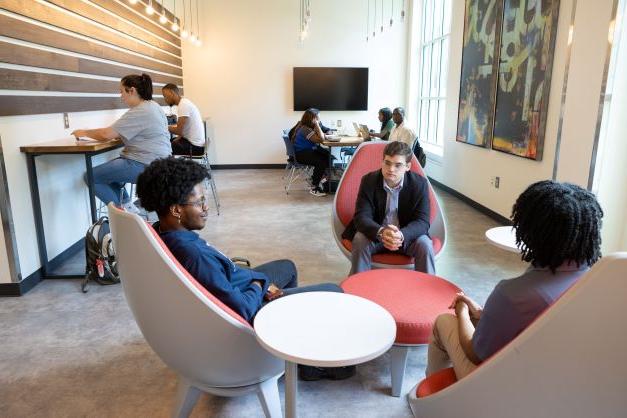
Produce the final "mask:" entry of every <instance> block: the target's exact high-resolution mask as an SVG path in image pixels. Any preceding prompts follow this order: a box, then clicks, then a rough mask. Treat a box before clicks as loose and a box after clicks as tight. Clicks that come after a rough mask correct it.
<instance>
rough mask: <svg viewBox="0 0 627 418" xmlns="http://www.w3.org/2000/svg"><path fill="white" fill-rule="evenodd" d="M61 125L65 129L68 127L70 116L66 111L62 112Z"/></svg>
mask: <svg viewBox="0 0 627 418" xmlns="http://www.w3.org/2000/svg"><path fill="white" fill-rule="evenodd" d="M63 127H64V128H65V129H69V127H70V117H69V116H68V114H67V113H64V114H63Z"/></svg>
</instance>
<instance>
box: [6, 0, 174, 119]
mask: <svg viewBox="0 0 627 418" xmlns="http://www.w3.org/2000/svg"><path fill="white" fill-rule="evenodd" d="M153 7H154V8H155V9H156V10H157V13H155V14H154V15H152V16H147V15H146V14H145V13H144V12H143V9H144V8H145V3H143V2H141V1H140V2H138V3H137V4H135V5H131V4H130V3H128V2H126V1H125V0H120V1H117V0H106V1H105V0H89V1H83V0H2V1H0V35H2V36H4V37H6V38H4V39H1V40H0V90H11V91H12V92H11V93H9V94H10V95H6V93H5V95H0V116H7V115H25V114H38V113H61V112H78V111H89V110H105V109H118V108H123V107H125V106H124V104H123V103H122V102H121V101H120V99H119V97H102V94H103V93H106V94H119V78H121V77H123V76H125V75H127V74H139V73H142V72H146V73H148V74H150V76H151V77H152V79H153V82H155V83H158V84H165V83H174V84H177V85H179V86H181V87H182V84H183V79H182V74H183V72H182V68H181V65H182V60H181V40H180V37H179V36H178V34H175V33H173V32H171V31H170V30H169V24H168V25H167V26H164V25H162V24H160V23H159V15H160V13H161V11H162V9H161V6H160V5H159V4H158V3H157V2H153ZM166 16H167V17H168V18H169V20H170V21H172V19H173V18H174V17H173V15H172V14H171V13H170V12H169V11H166ZM60 71H62V73H59V72H60ZM19 91H30V92H29V94H28V95H26V94H25V95H21V93H19ZM40 91H41V92H52V93H46V94H45V95H44V94H41V95H33V93H32V92H40ZM56 92H58V93H59V94H58V95H55V93H56ZM154 92H155V94H159V95H160V94H161V92H160V88H159V85H156V86H154ZM7 93H8V92H7ZM75 93H81V94H80V96H73V94H75ZM89 93H93V96H89ZM156 99H159V100H157V101H159V102H161V104H163V99H161V98H156Z"/></svg>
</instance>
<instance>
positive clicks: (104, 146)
mask: <svg viewBox="0 0 627 418" xmlns="http://www.w3.org/2000/svg"><path fill="white" fill-rule="evenodd" d="M123 145H124V144H123V143H122V141H121V140H119V139H114V140H112V141H106V142H105V141H92V140H87V141H77V140H76V139H75V138H74V137H66V138H62V139H57V140H54V141H47V142H40V143H37V144H31V145H25V146H23V147H20V151H21V152H23V153H25V154H26V164H27V168H28V180H29V182H30V193H31V199H32V202H33V212H34V215H35V230H36V231H37V247H38V249H39V258H40V259H41V264H42V270H43V277H42V278H73V277H84V276H85V271H84V270H83V271H81V272H80V273H79V272H77V273H76V274H53V273H52V272H51V269H50V261H49V260H48V251H47V249H46V237H45V234H44V226H43V220H42V215H41V201H40V198H39V184H38V182H37V166H36V165H35V157H37V156H39V155H49V154H57V155H58V154H82V155H84V156H85V171H86V174H87V187H88V189H89V205H90V211H91V221H92V223H93V222H96V196H95V194H94V173H93V166H92V157H93V156H94V155H98V154H102V153H104V152H108V151H111V150H114V149H116V148H120V147H122V146H123Z"/></svg>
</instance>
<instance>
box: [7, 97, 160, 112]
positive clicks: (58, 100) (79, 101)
mask: <svg viewBox="0 0 627 418" xmlns="http://www.w3.org/2000/svg"><path fill="white" fill-rule="evenodd" d="M155 101H156V102H157V103H159V104H161V105H165V102H164V101H163V99H162V98H158V99H157V98H155ZM126 107H127V106H126V105H125V104H124V103H123V102H122V101H121V100H120V98H119V97H53V96H0V116H9V115H36V114H41V113H63V112H84V111H88V110H108V109H123V108H126Z"/></svg>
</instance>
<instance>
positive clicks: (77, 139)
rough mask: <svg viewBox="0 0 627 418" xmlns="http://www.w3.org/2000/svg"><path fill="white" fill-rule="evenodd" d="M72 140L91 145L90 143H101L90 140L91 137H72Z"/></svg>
mask: <svg viewBox="0 0 627 418" xmlns="http://www.w3.org/2000/svg"><path fill="white" fill-rule="evenodd" d="M72 138H73V139H74V140H75V141H76V142H87V143H89V142H99V141H98V140H96V139H92V138H89V137H86V136H80V137H78V136H72Z"/></svg>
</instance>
